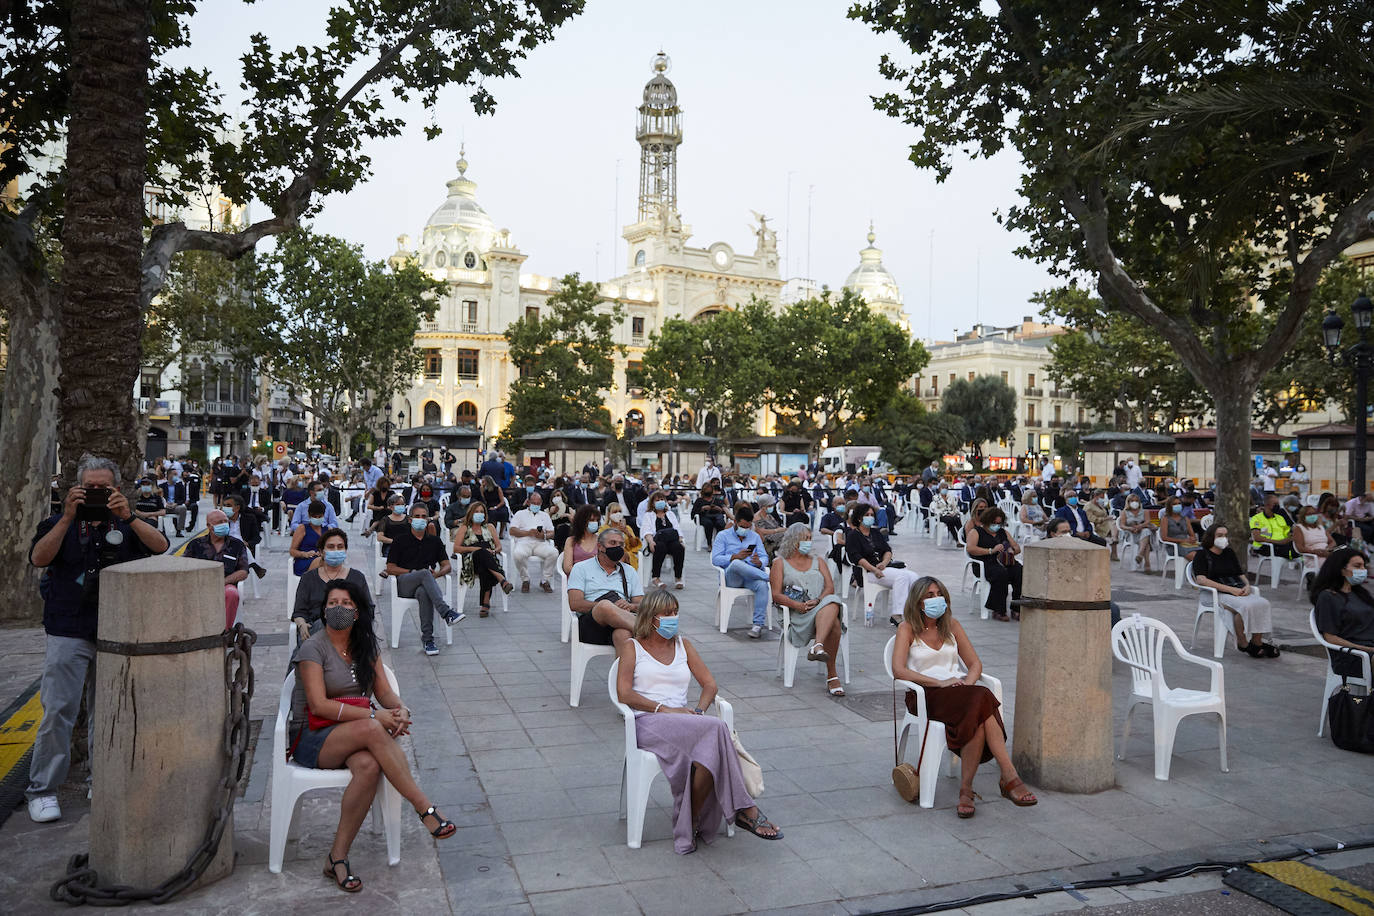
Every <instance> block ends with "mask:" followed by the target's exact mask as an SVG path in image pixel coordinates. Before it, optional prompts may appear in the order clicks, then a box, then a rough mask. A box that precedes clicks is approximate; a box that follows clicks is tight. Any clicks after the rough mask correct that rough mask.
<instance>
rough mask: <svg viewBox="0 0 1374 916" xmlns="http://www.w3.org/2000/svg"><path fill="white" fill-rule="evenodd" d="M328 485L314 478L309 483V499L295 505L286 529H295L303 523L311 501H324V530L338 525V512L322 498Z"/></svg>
mask: <svg viewBox="0 0 1374 916" xmlns="http://www.w3.org/2000/svg"><path fill="white" fill-rule="evenodd" d="M328 486H329V485H328V484H327V483H325V482H324V481H322V480H316V481H315V482H313V483H312V484H310V499H308V500H305V501H304V502H302V503H301V504H300V505H298V506H296V511H295V512H293V513H292V514H291V525H290V526H289V529H288V530H290V531H295V530H296V529H297V528H298V527H300V526H301V525H304V524H305V519H306V516H307V515H308V514H309V512H310V503H311V502H312V501H313V502H322V503H324V530H325V531H328V530H329V529H330V528H337V527H339V516H338V513H336V512H335V511H334V507H333V506H331V505H330V504H329V502H328V501H327V500H326V499H325V498H324V497H325V490H326V489H327V488H328Z"/></svg>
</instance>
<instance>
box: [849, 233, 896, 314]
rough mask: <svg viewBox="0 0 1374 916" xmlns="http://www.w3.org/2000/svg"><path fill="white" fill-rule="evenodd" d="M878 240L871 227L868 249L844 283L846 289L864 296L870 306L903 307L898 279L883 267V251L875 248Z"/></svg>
mask: <svg viewBox="0 0 1374 916" xmlns="http://www.w3.org/2000/svg"><path fill="white" fill-rule="evenodd" d="M876 239H877V236H875V235H874V234H873V227H872V226H869V227H868V247H867V248H865V249H863V250H862V251H860V252H859V266H858V267H856V268H854V269H853V270H852V271H850V272H849V276H848V278H846V279H845V281H844V286H845V289H848V290H851V291H852V292H855V293H858V294H859V295H860V296H863V298H864V300H865V301H866V302H868V304H869V305H877V304H879V303H894V304H896V305H901V302H902V293H901V291H900V290H899V289H898V288H897V278H896V277H894V276H892V274H891V273H889V272H888V269H887V268H886V267H884V266H883V252H882V249H880V248H875V247H874V246H873V242H874V241H875V240H876Z"/></svg>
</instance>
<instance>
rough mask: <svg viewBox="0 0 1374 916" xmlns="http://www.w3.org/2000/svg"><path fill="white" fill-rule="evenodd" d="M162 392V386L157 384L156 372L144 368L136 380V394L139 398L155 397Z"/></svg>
mask: <svg viewBox="0 0 1374 916" xmlns="http://www.w3.org/2000/svg"><path fill="white" fill-rule="evenodd" d="M160 394H162V388H161V386H160V385H159V384H158V374H157V373H156V372H153V371H150V370H146V369H145V370H144V371H143V372H142V374H141V375H140V376H139V380H138V396H139V397H141V398H155V397H157V396H158V395H160Z"/></svg>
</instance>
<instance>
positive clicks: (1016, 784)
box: [997, 776, 1039, 808]
mask: <svg viewBox="0 0 1374 916" xmlns="http://www.w3.org/2000/svg"><path fill="white" fill-rule="evenodd" d="M997 788H999V789H1001V790H1002V797H1003V798H1005V799H1006V800H1007V801H1009V802H1011V803H1012V804H1013V805H1015V806H1016V807H1018V808H1029V807H1031V806H1032V805H1034V804H1036V803H1037V802H1038V801H1039V799H1037V798H1036V797H1035V796H1034V795H1032V794H1031V793H1030V791H1026V792H1024V793H1022V794H1021V795H1020V796H1019V797H1017V796H1013V795H1012V794H1011V793H1012V790H1013V789H1017V788H1021V789H1024V788H1026V784H1025V783H1024V782H1022V781H1021V777H1020V776H1018V777H1016V778H1015V779H1013V780H1012V781H1011V782H1007V783H1004V782H1002V780H1000V779H999V780H997Z"/></svg>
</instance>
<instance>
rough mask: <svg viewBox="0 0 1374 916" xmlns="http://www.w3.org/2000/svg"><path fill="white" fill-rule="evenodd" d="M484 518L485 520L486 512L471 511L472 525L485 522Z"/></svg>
mask: <svg viewBox="0 0 1374 916" xmlns="http://www.w3.org/2000/svg"><path fill="white" fill-rule="evenodd" d="M486 520H487V514H486V513H485V512H474V513H472V523H473V524H474V525H480V524H482V523H483V522H485V521H486Z"/></svg>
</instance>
